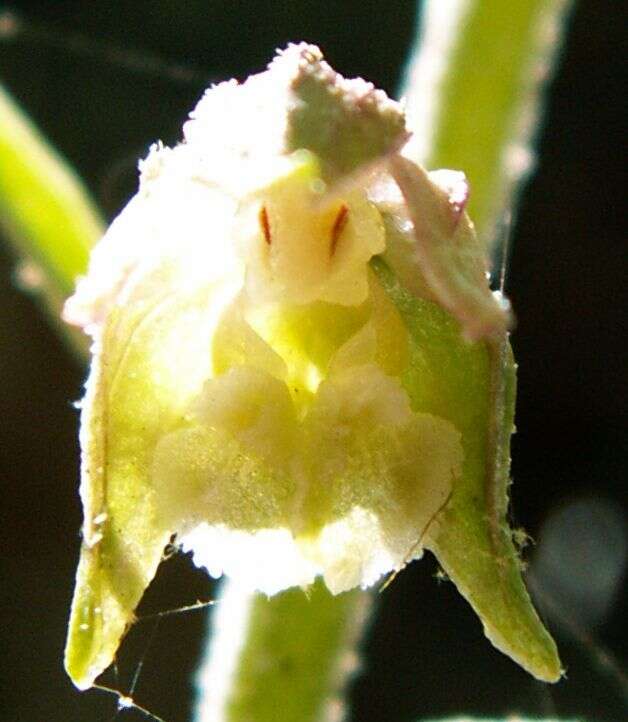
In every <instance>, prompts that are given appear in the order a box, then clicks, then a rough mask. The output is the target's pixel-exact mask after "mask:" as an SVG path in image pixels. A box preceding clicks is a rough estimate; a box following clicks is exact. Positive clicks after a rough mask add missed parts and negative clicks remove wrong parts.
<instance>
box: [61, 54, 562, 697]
mask: <svg viewBox="0 0 628 722" xmlns="http://www.w3.org/2000/svg"><path fill="white" fill-rule="evenodd" d="M407 138H408V132H407V131H406V127H405V118H404V114H403V108H402V107H401V106H400V105H399V104H397V103H394V102H392V101H391V100H389V99H388V98H387V97H386V96H385V94H384V93H383V92H381V91H378V90H375V89H374V88H373V87H372V86H371V85H370V84H368V83H365V82H364V81H363V80H359V79H357V80H345V79H343V78H342V77H340V76H339V75H337V74H336V73H335V72H334V71H333V70H332V69H331V68H330V67H329V66H328V65H327V64H326V63H325V62H324V61H323V59H322V57H321V54H320V52H319V51H318V49H317V48H315V47H312V46H308V45H294V46H290V47H288V49H287V50H286V51H285V52H283V53H281V54H280V55H279V56H278V57H277V58H276V59H275V60H274V61H273V62H272V63H271V65H270V66H269V68H268V70H267V71H266V72H264V73H261V74H259V75H255V76H252V77H250V78H249V79H248V80H247V81H246V82H245V83H243V84H238V83H237V82H235V81H231V82H227V83H223V84H221V85H218V86H216V87H214V88H211V89H210V90H208V91H207V93H206V94H205V96H204V97H203V98H202V100H201V101H200V103H199V104H198V106H197V107H196V109H195V110H194V112H193V113H192V114H191V116H190V120H189V121H188V122H187V123H186V124H185V126H184V140H183V142H182V143H181V144H180V145H178V146H177V147H175V148H166V147H163V146H162V145H155V146H153V147H152V148H151V151H150V153H149V155H148V158H147V159H146V160H144V161H143V162H142V163H141V165H140V169H141V177H140V186H139V190H138V192H137V194H136V196H135V197H134V198H133V199H132V200H131V201H130V202H129V204H128V205H127V207H126V208H125V209H124V210H123V211H122V213H121V214H120V215H119V216H118V218H116V220H115V221H114V222H113V223H112V225H111V227H110V229H109V230H108V232H107V234H106V235H105V237H104V238H103V239H102V241H101V242H100V243H99V244H98V246H97V247H96V248H95V249H94V252H93V254H92V259H91V263H90V268H89V272H88V274H87V276H86V278H84V279H82V280H81V281H80V282H79V284H78V288H77V291H76V294H75V295H74V296H73V297H72V298H71V299H70V300H69V302H68V304H67V306H66V310H65V315H66V319H67V320H68V321H70V322H72V323H75V324H78V325H81V326H82V327H83V328H84V329H85V330H86V332H87V333H89V334H90V335H91V337H92V338H93V361H92V368H91V373H90V376H89V380H88V382H87V393H86V396H85V399H84V401H83V408H82V426H81V446H82V481H81V498H82V501H83V506H84V513H85V522H84V527H83V544H82V551H81V560H80V564H79V569H78V573H77V586H76V592H75V597H74V602H73V605H72V614H71V620H70V630H69V637H68V644H67V649H66V667H67V669H68V672H69V674H70V676H71V677H72V679H73V680H74V682H75V684H76V685H77V686H78V687H80V688H87V687H89V686H91V685H92V684H93V683H94V680H95V678H96V677H97V676H98V675H99V674H100V673H101V672H102V671H103V670H104V669H105V668H106V667H107V666H108V665H109V664H110V663H111V662H112V660H113V658H114V655H115V653H116V650H117V648H118V645H119V643H120V640H121V638H122V636H123V635H124V632H125V630H126V629H127V627H128V626H129V625H130V624H131V623H132V621H133V615H134V610H135V608H136V606H137V605H138V603H139V601H140V598H141V596H142V594H143V592H144V590H145V588H146V587H147V585H148V584H149V583H150V581H151V579H152V578H153V576H154V574H155V572H156V569H157V566H158V564H159V562H160V560H161V559H162V555H163V552H164V547H165V545H166V544H167V543H168V541H169V540H170V539H171V538H172V535H175V534H176V539H177V544H178V545H180V546H181V548H183V549H184V550H189V551H191V552H192V553H193V558H194V561H195V563H196V564H198V565H199V566H203V567H205V568H206V569H207V570H208V571H209V573H210V574H211V575H213V576H216V577H218V576H220V575H222V574H223V573H224V574H227V575H229V576H230V577H232V578H233V579H235V580H237V582H238V583H240V584H241V585H242V586H244V587H248V588H249V589H251V590H259V591H262V592H264V593H266V594H275V593H277V592H279V591H280V590H283V589H286V588H288V587H291V586H295V585H298V586H302V587H306V586H307V585H309V584H311V583H312V582H313V581H314V579H315V578H316V577H317V576H321V577H322V578H323V579H324V581H325V583H326V585H327V587H328V588H329V589H330V590H331V592H332V593H334V594H338V593H340V592H343V591H345V590H348V589H351V588H353V587H356V586H362V587H367V586H369V585H372V584H374V583H375V582H377V581H378V580H380V579H381V578H382V576H383V575H385V574H387V573H390V572H394V571H396V570H398V569H400V568H401V567H403V566H404V565H405V564H406V563H407V562H408V561H410V560H411V559H415V558H418V557H420V556H421V554H422V552H423V549H424V548H428V549H430V550H431V551H432V552H433V553H434V554H435V555H436V556H437V558H438V560H439V562H440V564H441V565H442V567H443V568H444V570H445V571H446V573H447V574H448V575H449V576H450V577H451V578H452V579H453V581H454V582H455V583H456V585H457V586H458V588H459V589H460V591H461V592H462V593H463V594H464V595H465V597H466V598H467V599H468V600H469V602H470V603H471V604H472V605H473V607H474V608H475V609H476V611H477V612H478V613H479V615H480V617H481V619H482V621H483V623H484V627H485V631H486V633H487V635H488V636H489V637H490V639H491V640H492V641H493V643H494V644H495V645H496V646H498V647H499V648H500V649H502V650H503V651H504V652H506V653H507V654H509V655H511V656H512V657H513V658H514V659H516V660H517V661H518V662H519V663H521V664H522V665H523V666H524V667H525V668H526V669H528V670H529V671H530V672H532V673H533V674H534V675H536V676H537V677H540V678H542V679H546V680H555V679H557V678H558V676H559V674H560V664H559V661H558V657H557V655H556V649H555V646H554V643H553V641H552V640H551V638H550V637H549V635H548V634H547V632H546V631H545V630H544V628H543V626H542V625H541V623H540V622H539V620H538V617H537V615H536V613H535V612H534V609H533V608H532V605H531V603H530V600H529V597H528V595H527V593H526V591H525V587H524V586H523V582H522V580H521V576H520V564H519V560H518V557H517V553H516V550H515V547H514V545H513V543H512V539H511V533H510V530H509V528H508V526H507V524H506V522H505V514H506V507H507V495H506V487H507V483H508V465H509V451H508V446H509V437H510V433H511V431H512V423H513V421H512V413H513V412H512V409H513V405H514V364H513V361H512V358H511V355H510V351H509V347H508V343H507V340H506V330H507V326H508V320H509V314H508V307H507V304H506V303H505V302H504V301H503V299H501V297H500V296H499V295H498V294H494V293H492V292H491V290H490V288H489V285H488V281H487V275H486V263H485V258H484V254H483V250H482V246H481V245H480V243H479V242H478V241H477V239H476V237H475V233H474V230H473V226H472V224H471V222H470V221H469V219H468V217H467V215H466V213H465V210H464V208H465V203H466V199H467V185H466V182H465V179H464V176H463V175H462V174H461V173H455V172H452V171H437V172H433V173H428V172H426V171H425V170H423V169H422V168H420V167H419V166H418V165H416V164H415V163H413V162H412V161H411V160H410V159H408V158H405V157H404V156H403V147H404V144H405V142H406V140H407ZM420 603H421V602H420V600H417V609H418V608H419V605H420Z"/></svg>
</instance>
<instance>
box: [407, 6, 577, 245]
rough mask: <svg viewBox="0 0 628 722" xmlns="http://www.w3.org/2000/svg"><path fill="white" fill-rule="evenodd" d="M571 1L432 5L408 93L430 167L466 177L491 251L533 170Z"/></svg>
mask: <svg viewBox="0 0 628 722" xmlns="http://www.w3.org/2000/svg"><path fill="white" fill-rule="evenodd" d="M572 5H573V3H572V2H571V0H509V2H504V1H503V0H427V2H425V3H424V4H423V22H422V27H421V32H420V42H419V43H418V44H417V48H416V51H415V53H414V54H413V55H412V57H411V60H410V63H409V64H408V68H407V74H406V81H405V86H404V88H403V94H404V95H405V96H406V98H407V104H408V105H407V112H408V116H409V119H410V126H411V129H412V130H413V132H414V138H413V140H412V141H411V143H410V155H411V156H412V157H413V158H414V159H415V160H418V161H419V162H421V163H422V164H423V165H425V166H426V167H428V168H430V169H431V168H453V169H461V170H463V171H464V172H465V174H466V176H467V178H468V179H469V182H470V185H471V199H470V203H469V209H468V210H469V215H470V216H471V218H473V221H474V223H475V226H476V229H477V231H478V235H479V237H480V238H481V239H484V241H485V242H486V244H487V247H488V248H492V246H493V244H494V243H495V238H496V224H497V223H498V222H499V219H500V217H501V216H502V214H503V212H504V210H506V209H508V210H511V211H512V210H513V206H514V204H515V202H516V195H517V191H518V189H519V186H520V184H521V182H522V181H523V180H525V178H526V177H527V175H528V174H529V173H530V171H531V170H532V169H533V166H534V160H535V159H534V153H533V149H532V145H533V142H534V140H535V137H536V132H537V128H538V124H539V121H540V120H542V113H541V111H542V100H543V91H544V90H545V89H546V87H547V83H548V81H549V80H550V79H551V77H552V71H553V68H554V63H555V61H556V59H557V57H558V55H559V51H560V48H561V40H562V36H563V30H564V27H565V22H566V20H567V17H568V12H569V10H570V8H571V7H572Z"/></svg>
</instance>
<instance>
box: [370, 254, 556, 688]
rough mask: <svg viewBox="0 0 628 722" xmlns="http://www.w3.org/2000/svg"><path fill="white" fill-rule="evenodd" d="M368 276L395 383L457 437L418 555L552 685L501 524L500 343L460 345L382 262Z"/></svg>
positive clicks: (505, 419)
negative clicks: (382, 298)
mask: <svg viewBox="0 0 628 722" xmlns="http://www.w3.org/2000/svg"><path fill="white" fill-rule="evenodd" d="M372 267H373V268H374V270H375V272H376V274H377V277H378V278H379V281H380V283H381V284H382V286H383V288H384V289H385V291H386V293H387V294H388V297H389V298H390V299H391V300H392V302H393V303H394V304H395V306H396V308H397V309H398V311H399V313H400V315H401V317H402V319H403V321H404V324H405V326H406V329H407V331H408V338H409V342H408V345H409V364H408V368H407V371H406V372H405V374H404V376H403V377H402V380H403V385H404V388H405V390H406V392H407V393H408V395H409V396H410V399H411V405H412V408H413V410H414V411H415V412H427V413H430V414H434V415H436V416H439V417H441V418H444V419H447V420H448V421H450V422H451V423H452V424H453V425H454V426H455V427H456V428H457V429H458V431H459V432H460V433H461V434H462V446H463V451H464V461H463V467H462V475H461V477H460V478H458V479H457V480H456V482H455V484H454V487H453V491H452V494H451V498H450V500H449V502H448V503H447V505H446V506H445V508H444V509H443V511H442V512H441V514H439V515H438V517H437V518H436V519H435V522H434V523H433V524H432V525H431V527H430V528H429V530H428V532H427V534H426V538H425V546H426V548H428V549H430V550H431V551H432V552H433V553H434V554H435V556H436V558H437V559H438V561H439V563H440V564H441V566H442V567H443V569H444V571H445V572H446V573H447V575H448V576H449V577H450V578H451V580H452V581H453V582H454V583H455V585H456V586H457V588H458V590H459V591H460V593H461V594H462V595H463V596H464V597H465V598H466V599H467V600H468V601H469V603H470V604H471V606H472V607H473V609H474V610H475V611H476V613H477V614H478V616H479V617H480V619H481V621H482V624H483V626H484V631H485V633H486V636H487V637H488V638H489V639H490V641H491V642H492V643H493V644H494V645H495V646H496V647H497V648H498V649H500V650H501V651H502V652H504V653H505V654H507V655H508V656H510V657H511V658H512V659H514V660H515V661H516V662H518V663H519V664H520V665H521V666H522V667H523V668H524V669H526V670H527V671H528V672H530V673H531V674H533V675H534V676H535V677H537V678H538V679H542V680H545V681H549V682H555V681H557V680H558V679H559V678H560V676H561V665H560V660H559V658H558V653H557V650H556V645H555V643H554V641H553V639H552V637H551V636H550V634H549V633H548V632H547V630H546V629H545V628H544V626H543V624H542V623H541V621H540V619H539V617H538V615H537V613H536V611H535V609H534V607H533V605H532V602H531V600H530V597H529V595H528V592H527V590H526V588H525V585H524V582H523V579H522V576H521V562H520V560H519V557H518V554H517V550H516V547H515V545H514V543H513V540H512V532H511V530H510V529H509V527H508V523H507V521H506V511H507V505H508V497H507V488H508V484H509V463H510V435H511V433H512V430H513V418H514V403H515V364H514V361H513V357H512V353H511V351H510V347H509V345H508V341H507V339H506V338H505V337H502V339H501V340H497V341H492V340H491V341H477V342H474V343H471V342H468V341H465V340H464V338H463V337H462V335H461V333H460V326H459V324H458V323H457V322H456V321H455V320H454V319H453V318H452V317H451V316H449V314H448V313H447V312H446V311H444V310H443V309H441V308H440V307H439V306H438V305H436V304H435V303H433V302H431V301H427V300H424V299H421V298H417V297H416V296H413V295H411V294H410V293H409V292H408V291H407V290H406V289H405V288H404V287H403V286H402V285H401V284H400V283H399V282H398V281H397V279H396V278H395V276H394V275H393V274H392V272H391V271H390V269H389V268H388V267H387V266H386V264H385V263H384V262H383V261H381V260H376V261H373V262H372Z"/></svg>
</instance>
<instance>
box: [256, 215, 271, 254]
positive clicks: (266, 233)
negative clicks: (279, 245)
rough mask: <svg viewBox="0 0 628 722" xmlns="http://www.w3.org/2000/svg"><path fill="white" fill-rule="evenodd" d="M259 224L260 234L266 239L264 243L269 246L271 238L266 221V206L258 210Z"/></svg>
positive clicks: (267, 221)
mask: <svg viewBox="0 0 628 722" xmlns="http://www.w3.org/2000/svg"><path fill="white" fill-rule="evenodd" d="M259 224H260V228H261V229H262V233H263V234H264V238H265V239H266V243H268V245H269V246H270V244H271V243H272V237H271V235H270V222H269V220H268V211H267V210H266V206H262V207H261V208H260V211H259Z"/></svg>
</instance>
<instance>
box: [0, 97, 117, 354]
mask: <svg viewBox="0 0 628 722" xmlns="http://www.w3.org/2000/svg"><path fill="white" fill-rule="evenodd" d="M0 224H1V225H2V227H3V229H4V230H5V231H6V237H7V238H8V240H9V241H10V242H11V244H12V247H13V250H14V251H15V253H16V254H17V256H18V258H19V259H20V263H19V265H18V270H17V281H18V282H19V283H20V284H21V285H22V286H23V287H24V288H26V289H28V290H29V291H32V292H33V293H34V294H35V295H36V297H37V299H38V300H39V302H40V304H41V306H42V307H43V309H44V311H45V312H46V314H47V316H48V317H49V319H50V320H51V322H52V323H53V324H54V326H55V328H56V329H57V330H58V331H59V332H60V333H61V334H62V335H63V336H64V338H65V339H66V340H67V341H68V342H69V344H70V347H71V349H72V350H73V351H74V352H75V353H77V354H78V355H79V357H81V358H85V357H86V356H87V349H88V343H87V337H86V336H85V335H84V334H83V333H80V332H78V331H75V330H73V329H71V328H70V327H69V326H67V325H66V324H64V323H62V322H61V309H62V307H63V302H64V301H65V299H66V298H67V297H68V296H69V295H70V294H71V293H72V291H73V289H74V283H75V281H76V279H77V277H78V276H80V275H81V274H83V273H85V271H86V270H87V261H88V258H89V251H90V248H91V247H92V246H93V244H94V243H95V242H96V241H97V240H98V238H99V237H100V236H101V235H102V232H103V228H104V225H103V221H102V219H101V216H100V214H99V212H98V210H97V209H96V205H95V204H94V202H93V201H92V200H91V198H90V197H89V194H88V192H87V190H86V188H85V187H84V185H83V183H82V181H81V180H80V179H79V177H78V175H77V174H76V173H75V172H74V170H73V169H72V168H71V167H70V166H69V165H68V163H67V162H66V161H65V160H64V159H63V158H62V157H61V155H60V154H59V153H57V151H56V150H55V149H54V148H53V147H52V146H51V144H50V143H49V142H48V141H47V140H46V139H45V138H44V136H43V135H42V134H41V133H40V132H39V130H38V129H37V128H36V127H35V125H34V124H33V123H32V121H31V120H30V118H28V116H27V115H26V114H25V113H24V111H22V110H21V109H20V108H19V107H18V105H17V103H16V102H15V101H14V100H13V98H12V97H11V96H10V95H9V93H8V92H7V91H6V90H5V89H4V88H2V87H1V86H0Z"/></svg>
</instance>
